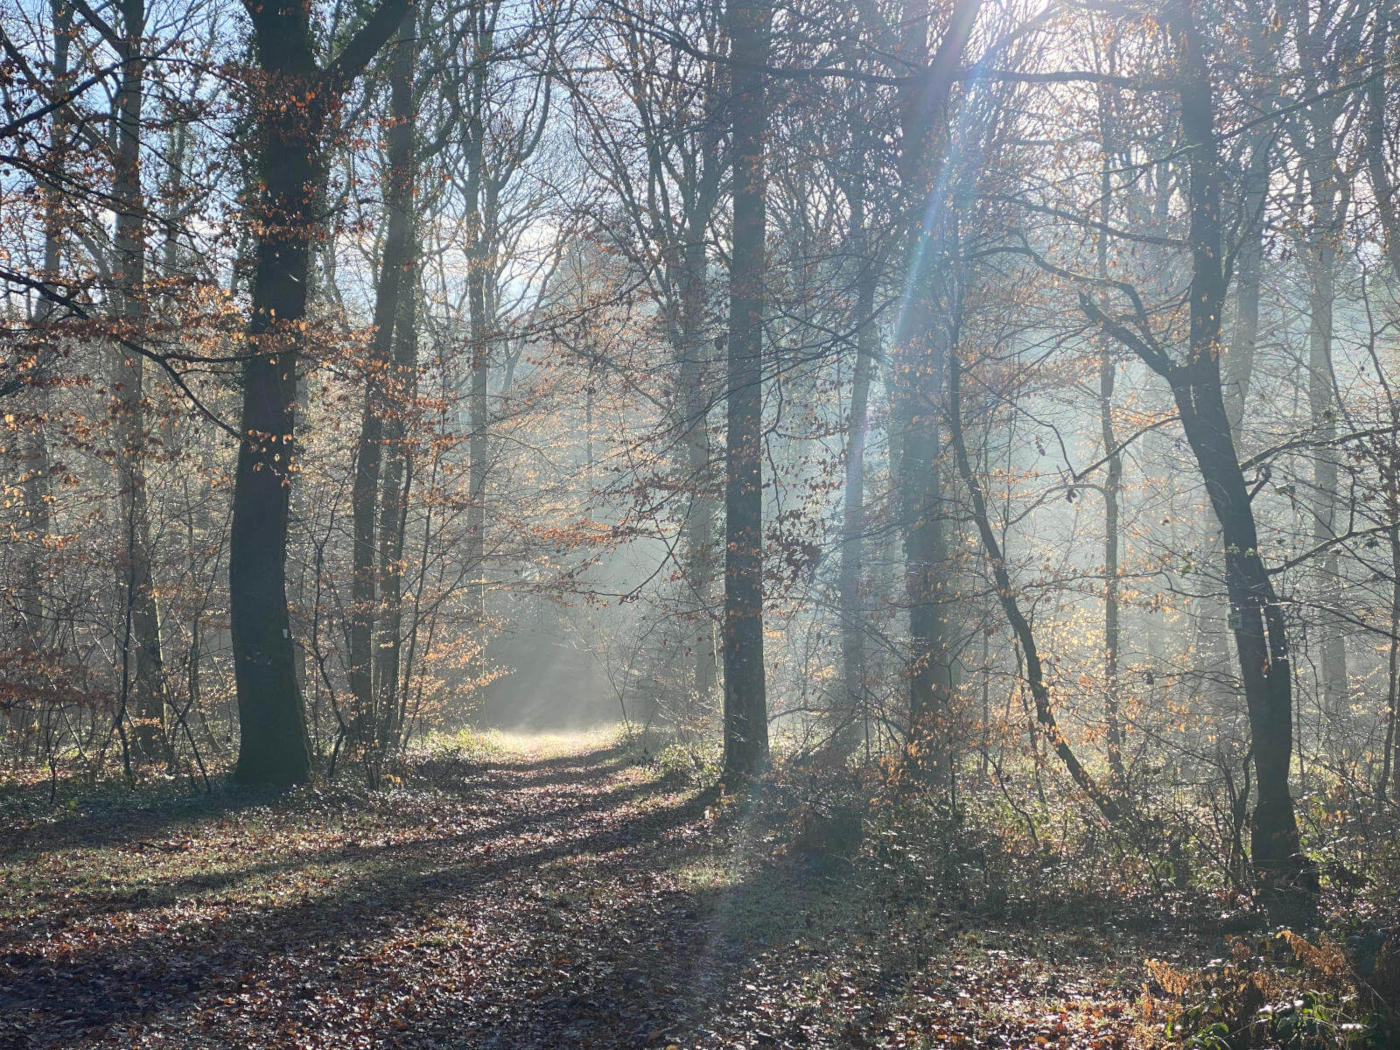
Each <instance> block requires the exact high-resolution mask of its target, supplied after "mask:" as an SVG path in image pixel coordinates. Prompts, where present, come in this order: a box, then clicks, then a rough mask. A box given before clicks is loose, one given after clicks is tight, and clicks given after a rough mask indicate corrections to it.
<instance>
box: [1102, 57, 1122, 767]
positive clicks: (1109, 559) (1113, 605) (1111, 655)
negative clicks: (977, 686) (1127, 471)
mask: <svg viewBox="0 0 1400 1050" xmlns="http://www.w3.org/2000/svg"><path fill="white" fill-rule="evenodd" d="M1113 46H1114V45H1113V42H1112V41H1110V42H1109V48H1110V51H1109V54H1108V61H1109V72H1111V73H1116V72H1117V69H1116V65H1115V62H1114V58H1115V55H1114V52H1113V50H1112V48H1113ZM1115 102H1116V98H1114V97H1112V96H1110V95H1109V94H1108V93H1107V91H1106V89H1100V94H1099V138H1100V140H1101V141H1102V143H1103V149H1102V151H1101V152H1102V155H1103V156H1102V161H1101V164H1100V168H1099V195H1100V197H1101V198H1102V199H1103V222H1104V226H1105V227H1108V226H1111V224H1112V220H1113V212H1112V200H1113V165H1114V164H1115V163H1116V160H1115V158H1116V156H1117V155H1116V154H1115V152H1114V134H1113V115H1114V114H1113V107H1114V103H1115ZM1096 262H1097V266H1098V275H1099V278H1100V280H1106V279H1107V278H1108V235H1107V233H1101V234H1099V237H1098V250H1097V259H1096ZM1117 379H1118V362H1117V360H1116V359H1115V358H1114V355H1113V351H1112V349H1111V344H1110V343H1109V342H1108V341H1107V340H1105V342H1104V346H1103V349H1102V350H1101V352H1100V354H1099V434H1100V437H1101V439H1102V441H1103V454H1104V456H1105V457H1106V458H1107V462H1106V464H1105V466H1106V467H1107V468H1108V469H1107V472H1106V474H1105V476H1104V483H1103V505H1104V515H1103V574H1104V597H1103V645H1104V721H1105V722H1106V723H1107V733H1106V737H1107V744H1108V747H1107V751H1108V768H1109V772H1110V773H1112V774H1113V779H1114V782H1115V784H1116V785H1118V786H1119V787H1120V788H1121V786H1122V784H1123V779H1124V774H1123V724H1122V719H1121V717H1120V710H1119V704H1118V665H1119V658H1120V650H1121V648H1122V627H1121V624H1120V611H1119V582H1118V544H1119V540H1120V536H1119V531H1120V528H1121V526H1120V525H1119V521H1118V512H1119V501H1120V499H1121V498H1122V492H1123V457H1122V456H1121V455H1120V454H1119V452H1118V436H1117V434H1116V433H1115V432H1114V428H1113V388H1114V386H1115V384H1116V382H1117Z"/></svg>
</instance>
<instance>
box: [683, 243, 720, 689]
mask: <svg viewBox="0 0 1400 1050" xmlns="http://www.w3.org/2000/svg"><path fill="white" fill-rule="evenodd" d="M707 224H708V215H706V216H705V217H704V218H703V219H701V220H698V221H693V222H692V223H690V225H689V231H688V237H687V242H686V245H685V248H684V251H683V253H682V262H681V266H682V272H681V282H680V283H681V325H680V327H681V339H680V342H681V347H680V351H681V361H680V369H679V373H678V374H679V378H680V384H681V389H680V397H679V401H680V403H681V406H682V411H683V412H684V414H685V419H684V420H683V426H684V429H685V468H686V476H687V478H688V480H689V483H690V485H691V486H692V492H693V496H692V499H691V503H690V507H689V510H688V513H687V514H686V519H685V524H684V533H685V541H686V562H685V573H686V589H687V590H688V591H689V592H690V594H689V597H690V600H691V601H692V602H694V604H695V616H694V632H693V633H692V635H691V647H692V649H693V657H694V678H693V682H694V690H695V697H696V699H697V700H698V701H699V702H700V704H701V706H702V707H703V706H704V705H705V704H706V703H707V702H708V701H709V699H710V697H711V696H713V695H714V691H715V679H716V677H717V668H716V667H715V644H714V615H713V612H712V611H711V593H712V590H713V585H714V571H715V555H714V545H715V532H714V529H715V500H714V497H713V496H712V495H711V486H712V484H713V471H712V470H711V466H710V429H709V426H708V425H707V417H708V415H709V409H710V397H711V391H710V384H709V376H710V369H709V367H708V366H709V361H710V346H711V344H710V341H709V339H708V338H706V335H705V299H706V285H707V281H706V278H705V267H706V263H707V259H706V255H705V227H706V225H707Z"/></svg>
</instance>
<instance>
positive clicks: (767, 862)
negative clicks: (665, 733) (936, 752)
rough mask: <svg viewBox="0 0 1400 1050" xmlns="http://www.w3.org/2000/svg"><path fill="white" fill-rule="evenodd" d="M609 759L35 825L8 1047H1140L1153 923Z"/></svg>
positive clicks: (511, 765)
mask: <svg viewBox="0 0 1400 1050" xmlns="http://www.w3.org/2000/svg"><path fill="white" fill-rule="evenodd" d="M586 743H587V744H588V747H587V748H586V749H584V750H575V751H565V752H564V753H555V752H554V751H551V750H548V749H545V748H542V747H539V746H536V745H532V744H531V743H530V742H529V741H523V742H521V745H520V746H521V748H522V749H521V750H519V751H517V752H515V753H511V754H507V755H506V756H504V757H502V758H500V759H496V760H489V761H485V762H472V761H465V760H461V759H452V758H447V759H444V758H438V759H432V760H426V761H424V762H422V763H421V765H420V766H419V768H418V769H417V771H416V773H415V775H414V777H413V778H412V780H411V781H409V782H405V783H404V784H402V785H401V786H398V787H395V788H393V789H390V790H386V791H380V792H375V793H373V794H369V795H365V794H363V793H361V794H354V793H351V792H347V791H343V790H340V789H337V788H331V787H326V788H320V789H313V790H306V791H302V792H298V793H295V794H293V795H292V796H290V797H288V798H284V799H280V800H277V801H276V802H273V803H269V802H268V801H267V799H265V798H264V799H261V800H257V801H250V800H249V799H248V798H247V797H246V796H239V795H235V794H232V793H229V794H216V795H215V796H213V797H212V798H206V799H195V800H186V801H183V802H179V803H172V802H166V803H162V804H160V805H157V806H153V807H148V808H144V809H143V808H137V807H136V805H135V804H133V803H131V802H129V801H127V802H120V803H117V804H115V805H111V806H108V807H105V808H99V807H90V808H88V809H85V810H82V811H74V812H72V813H70V814H66V815H63V816H60V817H56V818H54V817H48V818H44V819H32V820H30V821H27V822H18V823H16V822H10V826H9V827H7V828H6V829H5V834H4V835H3V837H0V842H3V845H0V872H3V874H2V875H0V880H2V881H0V1050H11V1048H19V1047H25V1048H29V1047H35V1048H39V1047H118V1046H142V1047H288V1048H290V1047H297V1048H301V1047H308V1048H309V1047H460V1048H482V1050H486V1048H511V1050H514V1048H521V1050H524V1048H555V1047H558V1048H564V1047H599V1048H658V1050H660V1048H666V1047H671V1046H675V1047H735V1046H743V1047H776V1046H783V1047H788V1046H791V1047H875V1046H924V1047H942V1046H951V1047H974V1046H976V1047H1022V1046H1024V1047H1042V1046H1062V1047H1126V1046H1132V1045H1135V1044H1134V1043H1133V1042H1132V1041H1131V1037H1130V1032H1131V1028H1132V1024H1131V1015H1132V1010H1131V1009H1130V1007H1129V1001H1130V1000H1131V998H1132V997H1133V996H1134V995H1135V994H1136V989H1137V987H1138V983H1137V982H1138V980H1140V974H1139V973H1138V972H1137V968H1138V964H1139V963H1140V962H1141V958H1142V950H1143V949H1142V946H1141V945H1140V944H1139V943H1138V942H1136V941H1135V940H1134V939H1133V937H1132V936H1131V935H1129V934H1126V933H1124V932H1123V931H1121V930H1113V929H1110V930H1107V931H1105V930H1104V929H1101V928H1100V929H1095V930H1088V929H1084V928H1079V927H1077V926H1074V925H1064V926H1063V928H1059V927H1057V926H1056V925H1055V924H1054V923H1044V924H1038V925H1037V926H1036V927H1035V928H1029V927H1025V928H1019V929H1018V928H999V929H988V928H987V927H986V926H985V924H982V923H976V922H973V921H971V920H970V919H969V918H968V917H962V918H957V917H951V916H938V915H936V914H935V913H933V912H931V911H921V910H920V909H919V908H918V907H917V906H915V905H911V904H910V903H909V902H908V901H904V902H900V901H893V900H890V899H877V898H875V897H873V896H872V895H871V894H870V892H869V890H868V887H866V888H864V889H858V888H856V887H854V886H852V885H850V884H849V880H846V881H844V882H843V880H842V879H840V878H835V877H831V876H829V875H824V874H822V873H820V872H818V871H816V870H814V869H813V868H812V867H811V865H810V864H808V863H805V862H803V861H801V860H800V859H798V858H794V857H791V856H789V855H787V854H786V852H785V851H784V850H783V849H782V847H781V845H775V843H776V841H777V836H775V835H771V834H764V833H761V832H760V831H759V830H758V829H757V828H753V827H746V826H745V820H744V818H743V816H742V815H737V816H736V817H734V818H733V819H732V820H731V821H729V822H726V821H725V820H724V819H721V820H720V821H718V822H716V821H715V820H714V819H713V818H714V813H713V810H712V809H711V808H710V805H709V803H710V801H711V799H710V798H707V797H706V796H704V795H702V794H700V793H698V792H697V791H696V790H695V789H693V788H675V787H672V786H668V785H667V784H666V783H665V782H663V781H661V780H659V779H658V777H657V775H656V773H655V771H654V770H653V769H652V768H651V767H649V766H646V765H640V764H637V762H636V760H635V758H634V757H632V756H631V755H629V754H628V753H627V752H625V751H624V750H623V749H622V748H621V747H620V746H618V745H617V744H615V743H607V742H599V741H598V740H597V739H596V738H593V739H588V740H587V741H586ZM557 746H558V745H557V742H556V744H555V745H554V747H555V749H556V751H557Z"/></svg>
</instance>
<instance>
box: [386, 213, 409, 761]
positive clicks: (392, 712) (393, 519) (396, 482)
mask: <svg viewBox="0 0 1400 1050" xmlns="http://www.w3.org/2000/svg"><path fill="white" fill-rule="evenodd" d="M410 223H412V220H410ZM410 239H411V240H412V241H413V242H414V243H413V244H412V246H411V248H410V259H411V260H413V261H411V262H410V264H409V267H410V268H409V271H408V273H407V274H406V275H405V283H406V287H405V288H404V290H403V294H402V295H401V297H400V306H399V320H398V325H397V334H396V336H395V339H394V387H393V395H394V396H393V399H392V400H393V405H394V410H393V414H392V415H391V416H390V417H389V422H388V426H387V427H386V434H385V439H386V440H385V445H386V449H387V455H388V460H387V462H386V463H385V465H384V491H383V496H382V501H381V506H380V511H379V557H380V565H379V575H380V579H381V580H382V581H383V591H382V593H381V594H380V608H381V609H382V610H383V616H382V619H381V621H380V629H379V638H380V640H379V648H378V660H377V666H376V673H375V678H376V680H377V683H378V684H377V689H378V697H379V699H378V704H379V745H380V748H381V750H382V751H384V752H386V753H387V752H390V751H393V750H395V749H397V748H398V747H399V746H400V745H401V744H402V743H403V739H404V738H403V734H404V730H405V727H404V725H403V724H402V722H401V720H400V714H401V712H402V709H403V704H402V697H401V695H400V692H399V690H400V688H401V687H402V688H403V689H407V683H400V679H399V675H400V671H401V659H400V653H401V651H402V650H401V646H402V642H403V574H404V534H405V532H406V531H407V528H408V495H409V491H410V488H411V486H412V482H413V470H412V467H413V461H412V454H411V451H410V448H409V442H408V430H409V428H408V421H409V414H410V413H411V412H412V411H413V398H414V397H415V396H416V394H417V391H418V309H417V307H418V294H417V282H416V278H415V274H416V269H415V267H416V259H417V255H418V250H417V243H416V240H417V239H416V237H413V236H412V234H410Z"/></svg>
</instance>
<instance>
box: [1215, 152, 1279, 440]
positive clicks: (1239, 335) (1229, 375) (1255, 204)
mask: <svg viewBox="0 0 1400 1050" xmlns="http://www.w3.org/2000/svg"><path fill="white" fill-rule="evenodd" d="M1270 147H1271V139H1270V137H1269V136H1268V135H1262V134H1261V135H1257V136H1255V138H1254V140H1253V142H1252V143H1251V145H1250V149H1249V160H1248V161H1247V163H1246V167H1245V176H1244V193H1243V200H1242V207H1243V210H1244V215H1243V221H1244V236H1243V238H1242V240H1241V242H1240V248H1239V252H1238V254H1237V255H1236V257H1235V323H1234V329H1233V331H1232V333H1231V339H1230V345H1229V348H1228V349H1227V350H1226V352H1225V373H1226V375H1225V410H1226V414H1227V415H1228V417H1229V420H1230V433H1231V435H1232V436H1233V437H1234V439H1235V442H1236V444H1238V443H1239V436H1240V425H1241V423H1242V422H1243V421H1244V409H1245V403H1246V401H1247V399H1248V397H1249V384H1250V382H1251V380H1252V378H1253V375H1254V354H1255V348H1256V346H1257V345H1258V342H1259V293H1260V288H1261V285H1262V277H1263V263H1264V221H1263V212H1264V202H1265V200H1266V199H1267V197H1268V193H1269V175H1270V165H1269V155H1270Z"/></svg>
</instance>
